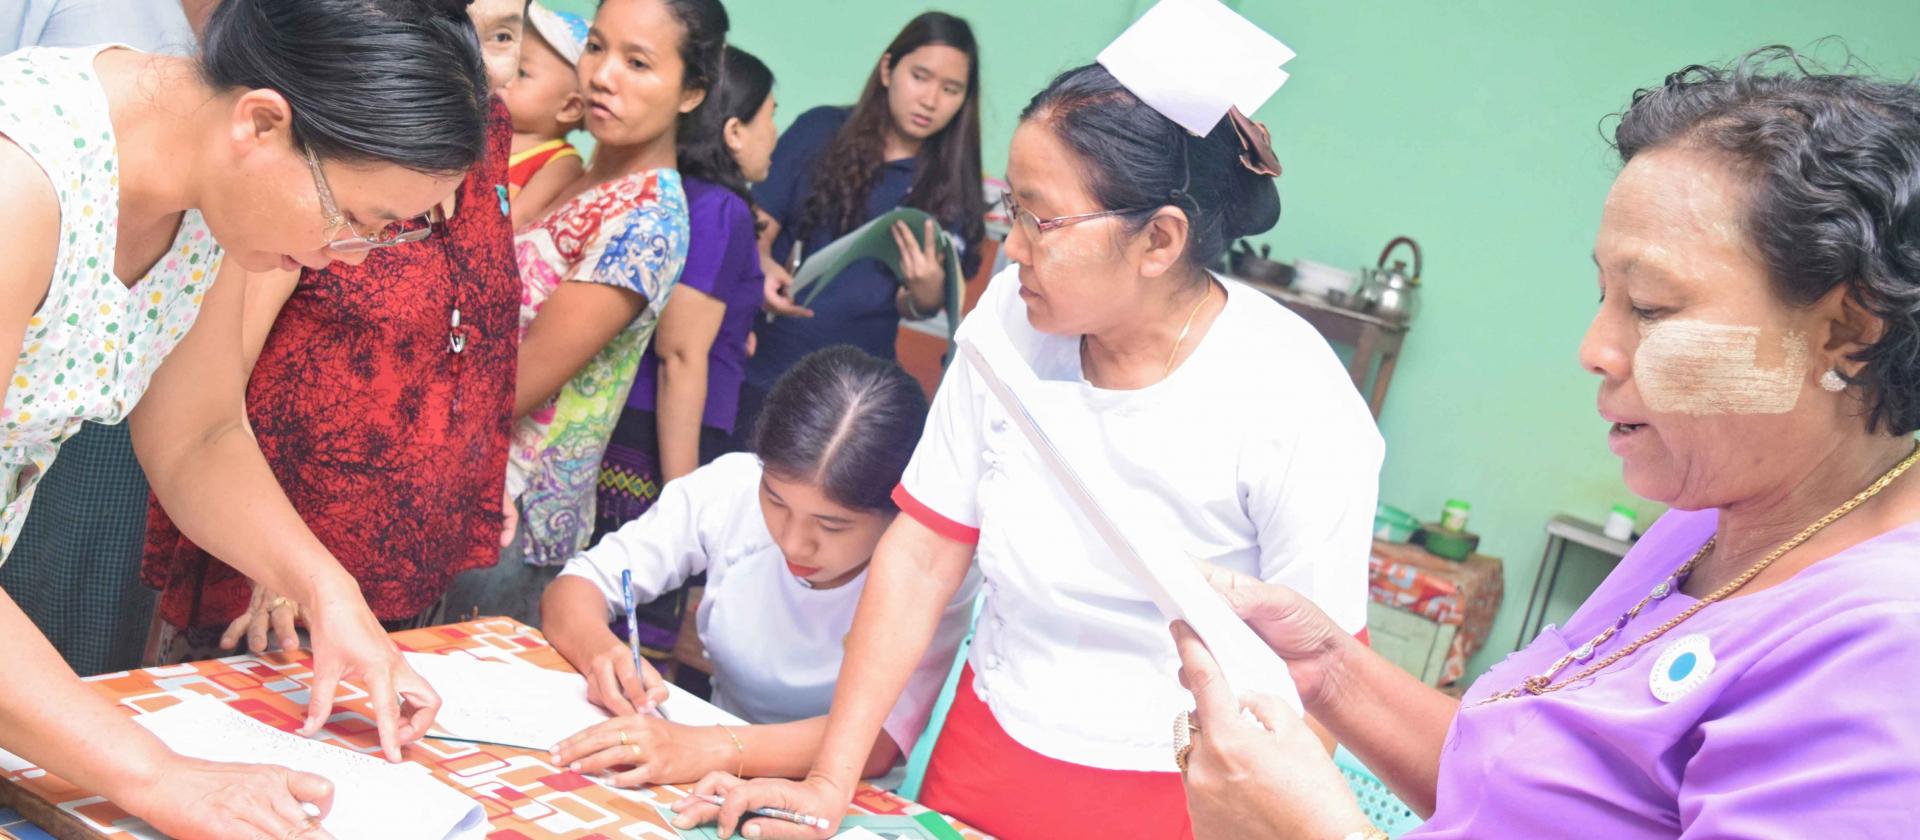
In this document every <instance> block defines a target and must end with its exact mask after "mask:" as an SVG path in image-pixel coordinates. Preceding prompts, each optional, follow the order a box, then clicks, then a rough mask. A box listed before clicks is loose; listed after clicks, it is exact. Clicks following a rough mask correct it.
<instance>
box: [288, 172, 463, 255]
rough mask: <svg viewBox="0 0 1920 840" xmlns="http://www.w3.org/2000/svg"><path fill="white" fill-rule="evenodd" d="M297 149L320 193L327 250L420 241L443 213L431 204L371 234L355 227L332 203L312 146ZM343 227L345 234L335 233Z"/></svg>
mask: <svg viewBox="0 0 1920 840" xmlns="http://www.w3.org/2000/svg"><path fill="white" fill-rule="evenodd" d="M300 151H301V152H302V153H304V154H305V155H306V158H307V168H308V169H311V170H313V188H314V190H315V191H316V192H318V193H319V194H320V213H321V215H322V216H323V217H324V218H325V219H326V222H327V233H326V236H325V239H326V240H327V249H328V250H332V251H338V252H341V253H349V254H351V253H359V252H362V251H371V250H373V249H375V248H387V247H391V246H394V245H404V244H406V243H408V242H419V241H420V240H422V239H425V238H427V237H428V236H429V235H431V234H432V233H433V225H434V224H435V223H436V222H439V221H441V220H442V219H443V217H444V216H443V214H442V213H441V212H440V208H439V207H434V208H433V209H431V210H428V211H427V212H425V213H422V214H420V215H418V216H415V217H413V218H411V219H402V220H400V221H397V222H389V223H387V224H384V225H381V226H380V227H379V228H377V229H375V230H374V231H373V233H371V234H363V233H361V232H360V231H359V230H357V229H355V228H354V226H353V223H352V222H349V221H347V217H346V215H345V214H343V213H341V212H340V208H339V206H338V205H335V204H334V203H333V190H331V189H328V188H327V176H326V174H325V173H323V172H321V171H320V159H319V158H317V157H314V155H313V149H311V148H308V147H306V146H302V147H301V149H300ZM343 228H344V229H345V230H346V235H345V236H338V234H339V233H340V231H341V229H343ZM336 237H338V238H336Z"/></svg>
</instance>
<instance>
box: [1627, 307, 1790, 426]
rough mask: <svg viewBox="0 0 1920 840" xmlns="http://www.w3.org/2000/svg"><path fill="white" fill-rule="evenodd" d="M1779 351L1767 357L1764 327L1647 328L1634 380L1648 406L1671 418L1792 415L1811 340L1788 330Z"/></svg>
mask: <svg viewBox="0 0 1920 840" xmlns="http://www.w3.org/2000/svg"><path fill="white" fill-rule="evenodd" d="M1777 347H1778V348H1779V349H1778V351H1777V353H1775V354H1774V357H1773V358H1772V359H1771V360H1762V359H1761V358H1760V348H1761V336H1760V328H1759V327H1741V326H1731V325H1727V324H1714V323H1709V322H1706V321H1685V320H1678V321H1661V322H1658V323H1655V324H1653V325H1651V326H1648V327H1646V328H1645V329H1644V330H1643V331H1642V334H1641V337H1640V347H1639V349H1637V350H1636V351H1634V354H1633V378H1634V382H1635V384H1636V386H1637V387H1638V388H1639V390H1640V394H1641V397H1642V398H1643V399H1645V400H1646V403H1647V407H1648V408H1649V409H1652V410H1654V411H1657V412H1661V413H1664V414H1691V415H1702V414H1784V413H1786V412H1788V411H1792V410H1793V407H1794V405H1795V404H1796V403H1798V402H1799V401H1800V391H1801V389H1802V387H1803V386H1804V384H1805V383H1804V380H1805V379H1806V374H1807V340H1806V335H1805V334H1803V333H1801V332H1799V331H1796V330H1790V331H1787V332H1786V333H1784V334H1782V335H1781V336H1780V338H1779V340H1778V342H1777ZM1763 364H1765V366H1762V365H1763Z"/></svg>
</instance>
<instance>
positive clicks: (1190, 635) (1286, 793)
mask: <svg viewBox="0 0 1920 840" xmlns="http://www.w3.org/2000/svg"><path fill="white" fill-rule="evenodd" d="M1173 639H1174V646H1175V647H1176V648H1178V649H1179V651H1180V684H1181V685H1183V686H1185V687H1186V688H1187V690H1188V691H1190V692H1192V693H1193V700H1194V710H1193V712H1192V713H1191V720H1192V724H1191V728H1190V729H1189V733H1190V735H1189V737H1190V741H1189V743H1191V744H1192V747H1191V749H1190V750H1189V751H1188V752H1187V753H1186V768H1185V770H1184V771H1183V772H1182V773H1181V776H1182V778H1183V779H1184V781H1185V782H1186V787H1187V811H1188V814H1189V815H1190V816H1191V817H1192V819H1193V835H1194V838H1195V840H1217V838H1231V837H1249V836H1260V837H1273V838H1293V837H1298V838H1313V839H1317V838H1325V837H1344V836H1346V835H1348V834H1350V833H1352V832H1354V831H1357V830H1363V829H1365V828H1367V821H1366V817H1365V816H1364V815H1362V814H1361V812H1360V806H1359V804H1358V803H1356V802H1355V801H1354V799H1353V794H1352V792H1351V791H1350V790H1349V789H1348V787H1347V784H1346V780H1345V778H1344V777H1342V776H1341V775H1340V770H1339V768H1337V767H1335V766H1334V764H1333V761H1332V760H1331V759H1330V758H1329V757H1328V756H1327V750H1326V747H1325V745H1324V744H1322V743H1321V741H1320V738H1319V736H1317V735H1315V734H1314V733H1313V731H1312V730H1311V729H1308V728H1307V724H1306V721H1305V720H1304V719H1302V718H1301V717H1300V715H1298V714H1296V713H1294V711H1293V709H1292V708H1291V707H1289V706H1287V705H1286V703H1284V702H1283V701H1281V700H1280V699H1279V698H1276V697H1272V696H1270V695H1265V694H1254V693H1248V694H1243V695H1241V696H1240V697H1238V698H1236V697H1235V696H1234V695H1233V692H1232V690H1231V689H1230V688H1228V687H1227V682H1226V680H1225V679H1224V678H1223V677H1222V676H1221V675H1220V666H1219V663H1217V662H1216V661H1215V660H1214V658H1213V653H1212V652H1211V651H1209V650H1207V646H1206V643H1205V642H1202V641H1201V640H1200V637H1199V636H1198V635H1195V634H1194V632H1193V629H1192V628H1190V627H1188V626H1187V625H1186V622H1175V623H1174V625H1173Z"/></svg>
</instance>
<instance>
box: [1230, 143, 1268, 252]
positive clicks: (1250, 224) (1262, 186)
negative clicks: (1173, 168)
mask: <svg viewBox="0 0 1920 840" xmlns="http://www.w3.org/2000/svg"><path fill="white" fill-rule="evenodd" d="M1227 133H1228V134H1229V135H1231V134H1232V133H1233V132H1232V131H1231V130H1229V131H1228V132H1227ZM1229 142H1232V143H1235V144H1238V142H1239V141H1238V140H1230V141H1229ZM1237 150H1238V146H1237V145H1236V147H1235V154H1234V158H1233V164H1234V165H1233V166H1231V167H1229V172H1228V174H1227V189H1226V191H1225V194H1224V198H1225V207H1224V208H1223V212H1224V214H1225V216H1226V219H1225V221H1224V222H1223V224H1224V226H1225V230H1226V234H1227V240H1228V242H1229V243H1231V242H1232V240H1235V239H1239V238H1241V237H1243V236H1256V235H1258V234H1262V233H1266V232H1267V231H1269V230H1272V229H1273V226H1274V225H1276V224H1278V223H1279V222H1280V187H1279V185H1278V184H1276V183H1274V179H1273V177H1272V176H1269V175H1262V174H1260V173H1258V172H1255V171H1253V170H1251V169H1248V168H1247V167H1246V166H1244V165H1241V164H1240V159H1239V156H1238V154H1237Z"/></svg>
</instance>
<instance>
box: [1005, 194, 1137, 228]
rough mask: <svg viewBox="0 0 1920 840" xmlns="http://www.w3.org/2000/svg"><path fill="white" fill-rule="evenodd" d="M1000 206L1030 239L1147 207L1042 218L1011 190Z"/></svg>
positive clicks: (1135, 211)
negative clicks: (1017, 199)
mask: <svg viewBox="0 0 1920 840" xmlns="http://www.w3.org/2000/svg"><path fill="white" fill-rule="evenodd" d="M1000 207H1001V208H1002V209H1003V210H1005V211H1006V214H1007V218H1008V219H1011V220H1012V221H1013V223H1014V225H1015V226H1017V227H1019V228H1020V231H1021V232H1022V233H1025V234H1026V235H1027V238H1028V239H1034V238H1036V237H1038V236H1039V235H1040V234H1042V233H1046V232H1047V231H1050V230H1053V229H1054V228H1063V227H1066V226H1068V225H1073V224H1079V223H1080V222H1084V221H1087V220H1089V219H1099V218H1103V217H1106V216H1119V215H1122V214H1125V213H1138V212H1140V210H1141V209H1146V208H1136V209H1133V210H1102V211H1100V212H1098V213H1081V214H1080V215H1078V216H1055V217H1053V218H1051V219H1042V218H1040V217H1039V216H1035V215H1033V213H1031V212H1029V211H1028V210H1027V209H1026V208H1024V207H1021V206H1020V203H1019V202H1017V201H1014V200H1013V193H1010V192H1008V193H1001V195H1000Z"/></svg>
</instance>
